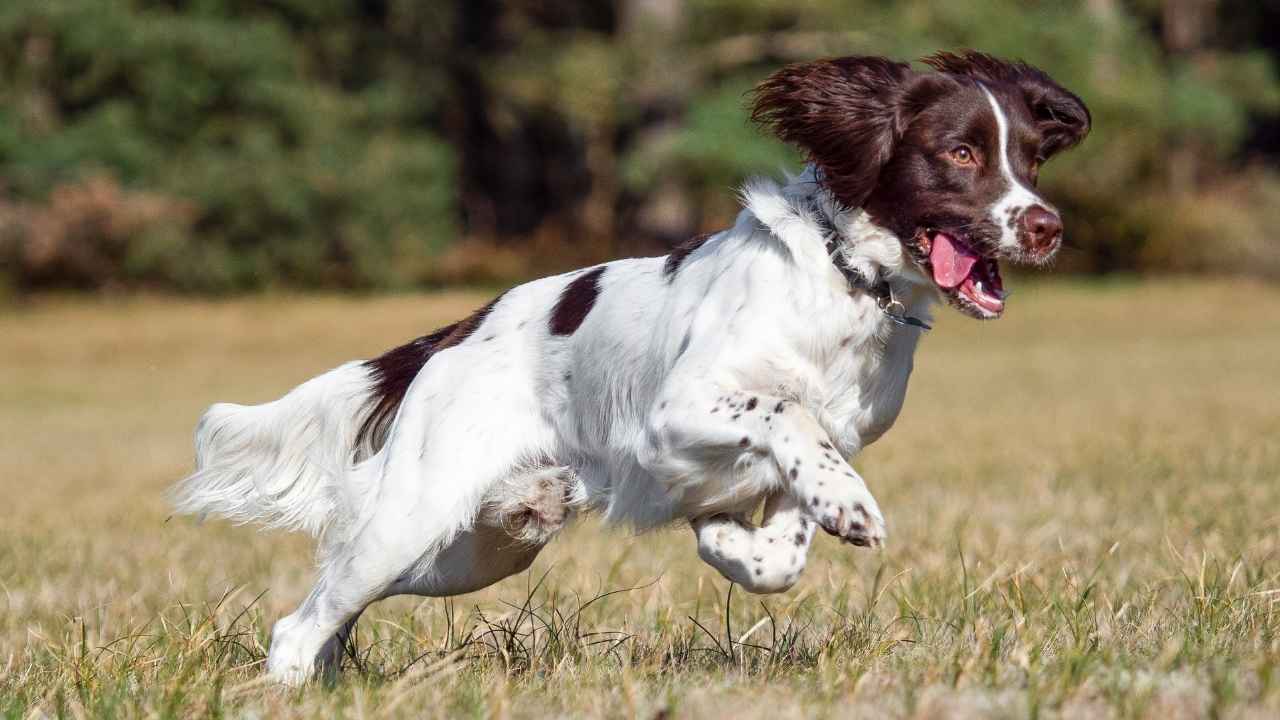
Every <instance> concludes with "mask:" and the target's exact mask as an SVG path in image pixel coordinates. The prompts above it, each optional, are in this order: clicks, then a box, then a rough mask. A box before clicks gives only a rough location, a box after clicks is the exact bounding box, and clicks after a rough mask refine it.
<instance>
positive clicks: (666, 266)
mask: <svg viewBox="0 0 1280 720" xmlns="http://www.w3.org/2000/svg"><path fill="white" fill-rule="evenodd" d="M710 239H711V233H704V234H702V235H698V236H697V237H694V238H691V239H689V240H686V241H685V242H682V243H680V244H679V245H677V246H675V247H674V248H671V254H669V255H667V261H666V262H664V263H663V264H662V274H663V275H664V276H665V277H666V278H667V281H668V282H670V281H672V280H675V277H676V273H678V272H680V266H681V265H682V264H683V263H684V260H685V258H687V257H689V256H690V255H692V254H693V253H694V251H695V250H697V249H698V248H700V247H702V244H703V243H705V242H706V241H707V240H710Z"/></svg>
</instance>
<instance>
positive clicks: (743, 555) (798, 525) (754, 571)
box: [691, 491, 814, 595]
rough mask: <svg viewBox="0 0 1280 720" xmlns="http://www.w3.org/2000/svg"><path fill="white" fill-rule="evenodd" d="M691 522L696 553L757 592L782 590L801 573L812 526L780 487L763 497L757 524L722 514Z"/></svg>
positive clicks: (744, 587)
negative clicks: (762, 512)
mask: <svg viewBox="0 0 1280 720" xmlns="http://www.w3.org/2000/svg"><path fill="white" fill-rule="evenodd" d="M691 524H692V525H693V531H694V533H695V534H696V535H697V536H698V557H700V558H702V560H703V562H705V563H707V564H708V565H710V566H711V567H713V568H715V569H716V570H719V571H720V574H721V575H723V576H724V577H725V578H726V579H728V580H731V581H733V582H736V583H738V584H739V585H741V586H742V588H743V589H744V590H746V591H747V592H751V593H756V594H758V595H762V594H766V593H779V592H785V591H786V590H788V589H790V588H791V586H792V585H794V584H795V582H796V580H797V579H798V578H799V577H800V573H801V572H803V571H804V565H805V560H806V559H807V557H808V554H809V543H810V541H812V540H813V529H814V524H813V523H812V522H810V521H809V519H808V518H807V517H805V513H804V511H803V509H802V508H801V507H800V503H798V502H797V501H796V500H795V498H794V497H792V495H791V494H790V493H787V492H784V491H779V492H777V493H775V494H773V495H770V496H769V497H768V499H766V500H765V503H764V517H763V519H762V524H761V525H760V527H755V526H754V525H752V524H751V523H749V522H747V521H746V519H745V518H742V517H739V516H735V515H729V514H723V513H722V514H719V515H713V516H711V517H704V518H696V519H694V520H693V521H692V522H691Z"/></svg>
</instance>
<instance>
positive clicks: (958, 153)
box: [951, 145, 974, 165]
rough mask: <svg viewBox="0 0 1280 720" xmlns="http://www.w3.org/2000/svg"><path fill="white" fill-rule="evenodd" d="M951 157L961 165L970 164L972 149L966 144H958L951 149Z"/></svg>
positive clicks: (972, 159)
mask: <svg viewBox="0 0 1280 720" xmlns="http://www.w3.org/2000/svg"><path fill="white" fill-rule="evenodd" d="M951 159H952V160H955V161H956V162H957V163H959V164H961V165H971V164H973V162H974V157H973V149H972V148H970V147H969V146H968V145H960V146H957V147H954V148H952V149H951Z"/></svg>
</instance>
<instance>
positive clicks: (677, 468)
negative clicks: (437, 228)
mask: <svg viewBox="0 0 1280 720" xmlns="http://www.w3.org/2000/svg"><path fill="white" fill-rule="evenodd" d="M813 178H814V175H813V171H812V170H811V169H810V170H808V171H806V172H805V173H804V174H803V175H801V176H800V177H797V178H794V179H792V180H791V181H790V182H789V184H788V185H786V186H785V187H783V186H779V185H777V184H776V183H772V182H767V181H760V182H755V183H752V184H751V185H749V186H748V187H747V188H746V189H745V190H744V191H743V194H742V195H743V200H744V204H745V208H744V209H743V211H742V212H741V214H740V215H739V216H738V219H737V221H736V223H735V224H734V225H733V227H732V228H731V229H729V230H726V231H724V232H721V233H719V234H718V235H716V236H714V237H713V238H711V239H710V240H708V241H707V242H705V243H704V244H703V245H702V246H701V247H700V248H699V249H698V250H696V251H695V252H693V253H692V254H690V255H689V256H688V257H686V258H685V259H684V262H683V263H682V264H681V265H680V267H679V270H678V272H677V273H675V275H674V277H669V276H668V275H666V274H665V273H664V271H663V265H664V258H643V259H631V260H619V261H616V262H611V263H608V264H606V265H605V266H604V267H605V270H604V273H603V275H602V276H601V278H600V281H599V288H600V292H599V296H598V298H597V299H596V301H595V303H594V305H593V306H592V308H591V310H590V312H589V313H588V314H587V316H586V318H585V320H584V321H583V323H582V324H581V326H580V327H578V328H577V329H576V331H575V332H573V333H572V334H570V335H552V334H551V333H550V332H549V328H548V318H549V316H550V314H551V312H552V308H553V307H554V306H555V305H556V302H557V299H558V298H559V297H560V294H561V292H562V291H563V290H564V288H565V287H566V286H567V285H569V284H570V283H571V282H572V281H573V280H574V279H575V278H577V277H579V275H580V274H581V273H582V272H585V271H576V272H573V273H568V274H565V275H561V276H557V277H551V278H544V279H542V280H537V281H534V282H531V283H528V284H526V285H522V286H520V287H517V288H515V289H513V290H511V291H510V292H508V293H507V294H506V295H504V296H503V298H502V299H501V300H500V301H499V302H498V303H497V304H496V305H495V306H494V307H493V309H492V311H491V312H490V313H489V315H488V316H487V317H486V318H485V319H484V321H483V323H482V324H481V325H480V326H479V328H478V329H476V331H475V332H474V333H473V334H472V335H471V336H470V337H469V338H468V339H467V340H465V341H464V342H462V343H461V344H459V345H457V346H455V347H452V348H449V349H446V350H443V351H441V352H439V353H437V354H436V355H435V356H434V357H432V358H431V359H430V361H429V362H428V363H427V364H426V365H425V366H424V367H423V368H422V370H421V371H420V372H419V373H418V375H417V376H416V378H415V379H414V380H413V382H412V384H411V386H410V387H409V390H408V393H407V395H406V396H405V398H404V401H403V403H402V405H401V406H400V410H399V412H398V414H397V416H396V418H395V420H394V422H393V423H392V425H391V429H390V431H389V434H388V438H387V440H386V442H385V444H384V445H383V446H382V447H381V448H380V449H378V450H377V452H376V453H373V454H372V455H370V456H369V457H367V458H363V459H359V460H358V462H357V461H356V448H354V434H353V433H354V428H355V427H356V425H357V424H358V423H359V421H360V418H361V415H362V412H364V410H363V409H364V408H366V407H367V405H368V403H369V400H370V398H369V396H370V392H371V384H370V381H369V378H368V377H367V375H366V374H365V369H364V366H363V365H361V364H358V363H350V364H347V365H344V366H342V367H340V368H338V369H337V370H334V371H332V372H330V373H328V374H326V375H322V376H320V377H319V378H316V379H314V380H311V381H309V382H308V383H305V384H303V385H302V386H300V387H299V388H298V389H296V390H294V391H293V392H292V393H290V394H289V395H286V396H285V397H284V398H282V399H281V400H278V401H276V402H274V403H267V404H265V405H260V406H256V407H241V406H229V405H216V406H214V407H213V408H212V409H211V410H210V411H209V413H208V414H207V415H206V416H205V419H204V420H203V421H202V423H201V427H200V430H199V431H198V432H197V457H198V470H197V472H196V473H195V474H194V475H192V476H191V477H190V478H188V479H187V480H186V481H185V482H184V483H183V484H181V485H180V486H179V489H178V492H177V498H178V507H179V509H180V510H182V511H184V512H192V513H200V514H205V513H213V514H220V515H224V516H227V517H230V518H232V519H234V520H238V521H246V520H253V519H257V520H263V521H265V522H267V523H268V524H269V525H271V526H279V527H294V528H302V529H306V530H309V531H312V532H320V531H321V530H322V529H326V528H327V530H325V532H324V533H323V536H322V546H321V558H322V563H321V569H320V578H319V580H318V582H317V584H316V586H315V589H314V590H313V591H312V592H311V595H310V596H309V597H308V598H307V599H306V601H304V602H303V604H302V606H301V607H300V608H299V609H298V610H297V611H296V612H295V613H293V614H292V615H290V616H288V617H286V618H284V619H283V620H281V621H280V622H279V623H278V624H277V625H276V628H275V631H274V633H273V640H272V647H271V653H270V657H269V660H268V668H269V671H270V672H271V674H272V675H273V676H274V677H276V678H277V679H279V680H282V681H285V682H291V683H296V682H300V681H302V680H304V679H305V678H307V677H308V676H310V674H311V673H312V671H313V668H314V667H315V666H316V663H317V661H319V662H320V663H321V664H322V665H323V664H324V663H325V662H331V661H332V657H331V656H332V654H333V652H334V651H333V648H334V647H336V642H337V640H336V639H335V638H338V637H340V633H341V632H343V631H344V628H349V627H350V624H351V623H353V622H354V621H355V618H356V617H357V616H358V615H359V613H360V611H361V610H362V609H363V608H364V607H365V606H366V605H367V604H368V603H370V602H372V601H374V600H377V599H379V598H381V597H386V596H388V595H394V594H399V593H416V594H423V595H449V594H456V593H460V592H468V591H471V590H474V589H477V588H479V587H483V586H485V585H487V584H490V583H492V582H496V581H497V580H499V579H501V578H502V577H505V576H506V575H508V574H510V573H513V572H518V571H520V570H522V569H523V568H525V567H527V566H528V564H529V562H531V561H532V560H533V557H534V556H535V555H536V554H537V552H538V550H539V549H540V547H541V546H542V545H541V544H542V543H545V542H546V539H547V537H546V534H541V535H539V534H533V535H530V534H528V533H526V534H525V535H523V536H521V537H523V539H524V541H523V542H520V541H517V540H516V539H515V538H513V537H511V533H509V532H506V531H505V530H504V528H505V524H504V522H502V521H501V519H500V518H499V519H498V520H494V519H493V518H492V517H491V516H492V515H493V513H492V512H486V510H485V509H486V508H510V507H513V506H520V505H521V504H522V503H526V497H528V498H532V500H529V501H528V502H529V503H531V504H532V506H537V505H539V504H540V503H541V504H542V505H544V506H545V504H546V503H548V502H552V503H557V502H558V503H562V504H563V507H564V508H566V509H569V508H581V509H586V510H593V511H598V512H600V513H602V514H603V515H604V516H605V517H606V518H607V519H608V520H609V521H611V522H613V523H620V524H626V525H630V526H632V527H634V528H637V529H641V530H643V529H649V528H654V527H659V526H662V525H665V524H668V523H670V522H672V521H676V520H685V521H690V522H692V523H693V526H694V529H695V533H696V535H697V539H698V552H699V555H700V556H701V557H702V558H703V559H704V560H706V561H707V562H708V563H709V564H711V565H713V566H714V567H716V569H717V570H719V571H720V572H721V573H722V574H723V575H725V576H726V577H728V578H730V579H732V580H734V581H736V582H739V583H741V584H742V585H743V586H744V587H745V588H747V589H749V590H752V591H756V592H778V591H781V590H785V589H786V588H788V587H790V586H791V584H792V583H794V582H795V580H796V578H797V577H798V575H799V573H800V571H801V570H802V569H803V566H804V555H805V553H806V552H807V550H808V547H809V542H810V540H811V538H812V536H813V531H814V530H815V529H816V527H817V526H819V525H821V526H823V527H824V528H826V529H828V530H829V531H831V532H834V533H836V534H839V535H841V536H843V537H845V538H846V539H848V540H850V541H852V542H856V543H858V544H867V545H878V544H880V543H881V542H882V541H883V539H884V537H885V532H884V522H883V519H882V518H881V515H880V511H879V508H878V507H877V506H876V502H875V499H874V498H873V497H872V496H871V494H870V492H869V491H868V490H867V488H866V485H865V484H864V482H863V481H862V478H861V477H859V476H858V474H857V473H856V472H855V471H853V469H852V468H851V467H849V465H848V464H847V462H846V460H845V459H844V458H845V457H848V456H852V455H854V454H856V453H857V452H858V451H859V450H861V449H862V448H863V447H864V446H866V445H867V444H869V443H870V442H872V441H874V440H875V439H876V438H878V437H879V436H880V435H881V434H882V433H884V432H885V431H886V430H887V429H888V428H889V426H890V425H892V424H893V421H894V419H895V418H896V417H897V414H898V411H899V410H900V408H901V406H902V401H903V397H904V395H905V392H906V386H907V379H908V376H909V375H910V372H911V358H912V354H913V353H914V350H915V347H916V342H917V340H918V339H919V335H920V331H919V330H917V329H916V328H913V327H902V326H898V325H895V324H893V323H891V322H889V321H888V320H887V319H886V317H885V315H884V313H883V311H882V310H881V309H880V308H879V307H878V306H877V303H876V301H875V300H874V299H873V298H871V297H870V296H868V295H867V294H866V293H863V292H860V291H854V292H851V290H850V288H849V287H848V285H847V282H846V280H845V279H844V276H843V275H842V274H841V273H840V272H838V271H837V270H836V268H835V266H834V265H833V264H832V262H831V260H830V258H829V257H828V255H827V249H826V247H825V244H824V239H823V236H822V229H821V226H820V224H819V223H818V222H817V220H816V219H815V218H814V217H813V213H815V212H820V213H823V214H825V215H827V221H828V223H829V224H830V225H831V226H833V227H835V228H836V229H837V231H838V232H839V233H840V236H841V245H840V247H839V248H838V250H837V252H838V253H840V254H841V256H842V257H843V259H844V260H845V262H848V263H849V264H850V265H851V266H853V267H855V268H857V269H858V270H859V272H862V273H863V274H864V275H865V276H866V277H868V278H885V279H887V280H888V282H889V283H890V285H891V287H892V288H893V292H894V294H895V296H896V297H897V298H898V299H899V300H901V301H902V302H903V303H904V305H905V306H906V309H907V311H908V312H909V313H910V314H913V315H916V316H921V317H927V316H928V310H929V306H930V305H931V303H932V302H933V300H934V298H935V297H936V294H935V293H934V292H933V290H932V289H931V288H929V287H927V286H926V284H925V282H926V281H925V280H924V279H923V278H921V277H919V275H918V274H917V273H915V271H913V270H910V269H909V263H907V262H906V261H905V260H904V258H903V255H902V249H901V245H900V243H899V242H898V240H897V239H896V238H894V237H893V236H892V234H890V233H889V232H887V231H885V230H883V229H881V228H878V227H876V226H874V225H873V224H871V223H870V222H869V221H868V220H867V218H866V216H865V214H864V213H861V212H860V211H844V210H841V209H840V208H838V207H837V206H836V205H835V203H834V202H833V201H832V200H831V198H830V197H829V196H828V194H827V193H826V192H825V191H824V190H822V189H821V188H820V187H819V186H818V185H817V184H816V183H815V182H814V181H813ZM556 479H562V480H556ZM557 482H562V483H563V487H559V486H557V485H556V483H557ZM521 488H526V489H527V490H524V491H522V490H521ZM766 498H769V502H767V503H766V507H765V514H764V520H763V525H762V526H761V527H758V528H757V527H755V526H752V525H751V524H750V523H749V522H747V517H748V514H749V513H750V512H751V511H752V510H753V509H754V508H756V507H758V505H759V503H760V502H761V501H762V500H765V499H766ZM513 499H514V500H513ZM503 512H507V511H503ZM551 514H552V515H554V513H551ZM530 538H534V539H533V540H530ZM326 658H329V660H326Z"/></svg>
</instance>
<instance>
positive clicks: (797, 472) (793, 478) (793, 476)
mask: <svg viewBox="0 0 1280 720" xmlns="http://www.w3.org/2000/svg"><path fill="white" fill-rule="evenodd" d="M787 474H788V475H790V476H791V479H792V480H795V479H796V477H797V476H798V475H800V471H799V470H796V469H795V468H791V472H789V473H787Z"/></svg>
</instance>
